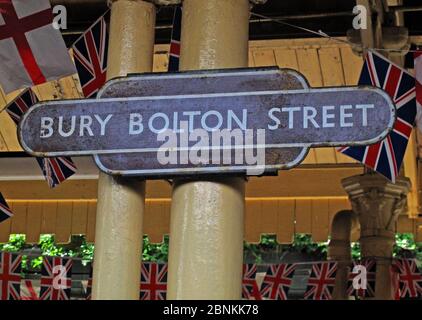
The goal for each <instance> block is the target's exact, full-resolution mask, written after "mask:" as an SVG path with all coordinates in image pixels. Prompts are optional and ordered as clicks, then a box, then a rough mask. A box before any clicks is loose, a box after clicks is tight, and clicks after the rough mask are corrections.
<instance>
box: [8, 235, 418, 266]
mask: <svg viewBox="0 0 422 320" xmlns="http://www.w3.org/2000/svg"><path fill="white" fill-rule="evenodd" d="M168 248H169V237H168V236H166V237H165V238H164V241H163V242H162V243H158V244H153V243H151V242H150V240H149V238H148V237H147V236H145V237H144V239H143V253H142V259H143V261H150V262H166V261H167V259H168ZM0 250H1V251H9V252H23V253H24V254H23V257H22V271H23V272H27V271H29V270H32V271H39V270H40V269H41V265H42V256H60V257H72V258H79V259H81V260H82V263H83V264H84V265H86V264H87V263H88V262H89V261H92V260H93V257H94V245H93V244H90V243H87V242H86V240H85V237H84V236H72V238H71V241H70V242H69V243H68V244H65V245H58V244H56V242H55V239H54V235H50V234H46V235H42V236H41V237H40V241H39V243H38V244H37V245H35V246H34V245H29V244H27V243H26V241H25V235H19V234H18V235H11V236H10V240H9V242H8V243H6V244H3V245H0ZM327 250H328V242H323V243H315V242H313V241H312V238H311V236H310V235H307V234H296V235H295V236H294V239H293V242H292V243H291V244H279V243H278V242H277V239H276V237H275V236H274V235H263V236H262V237H261V242H260V243H259V244H252V243H245V244H244V254H245V256H246V255H248V256H252V257H253V259H254V261H255V263H258V264H260V263H263V262H265V261H264V260H265V255H266V254H267V253H273V252H275V253H276V254H280V255H281V254H283V253H286V252H297V253H301V254H305V255H308V256H312V257H313V258H317V259H321V260H324V259H326V258H327ZM29 251H34V252H38V253H39V256H36V257H33V256H32V255H31V257H28V255H27V254H25V253H27V252H29ZM351 251H352V258H353V259H355V260H359V259H360V257H361V253H360V245H359V243H352V245H351ZM393 256H394V257H403V258H417V259H418V263H419V267H422V243H415V241H414V239H413V235H412V234H397V235H396V243H395V245H394V251H393Z"/></svg>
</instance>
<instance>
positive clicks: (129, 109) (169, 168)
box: [19, 70, 395, 176]
mask: <svg viewBox="0 0 422 320" xmlns="http://www.w3.org/2000/svg"><path fill="white" fill-rule="evenodd" d="M249 72H250V70H249ZM239 73H240V75H239V77H242V75H241V74H242V73H241V72H239ZM182 74H185V75H186V74H187V75H189V73H182ZM176 75H180V74H176ZM137 77H138V78H140V77H142V76H137ZM170 77H171V76H170ZM217 78H218V77H217ZM129 79H130V78H129ZM121 81H123V82H124V79H122V80H121ZM156 81H159V78H158V80H156ZM182 82H183V80H180V81H179V83H182ZM239 83H241V82H239ZM304 83H306V82H305V81H304ZM205 89H206V88H205ZM225 91H230V90H225ZM394 118H395V108H394V105H393V103H392V101H391V99H390V98H389V97H388V95H387V94H386V93H385V92H384V91H382V90H380V89H377V88H372V87H339V88H318V89H309V88H306V87H305V88H304V89H295V90H275V88H273V87H271V85H269V90H267V91H263V90H262V88H260V91H249V92H245V91H242V90H238V91H236V90H235V88H233V90H231V92H223V93H221V92H211V93H210V92H198V93H193V94H178V95H167V96H158V95H156V96H143V97H123V98H100V99H97V100H64V101H51V102H43V103H40V104H38V105H36V106H34V107H33V108H31V109H30V110H29V111H28V113H27V114H25V116H24V117H23V120H22V122H21V124H20V126H19V136H20V141H21V144H22V147H23V148H24V149H25V150H26V151H27V152H29V153H31V154H33V155H36V156H58V155H73V156H75V155H96V156H97V157H99V155H108V156H113V157H114V159H118V157H119V156H120V155H129V158H130V155H131V154H132V155H136V157H137V158H138V159H139V160H138V162H137V166H138V168H135V169H136V170H131V172H128V173H127V174H134V175H142V176H160V175H161V176H162V175H166V176H172V175H177V174H195V173H218V172H245V171H247V169H248V168H250V167H260V168H261V169H262V170H261V171H259V170H257V171H255V173H254V171H251V172H253V173H252V174H257V173H259V174H261V173H263V169H264V168H265V171H268V170H273V171H274V170H278V169H282V168H286V167H289V166H292V163H294V164H297V163H300V161H302V160H303V158H304V157H305V155H306V151H307V149H309V148H310V147H318V146H343V145H367V144H372V143H376V142H378V141H379V140H381V139H383V138H384V137H385V136H386V135H387V134H388V132H389V130H391V128H392V126H393V123H394ZM286 148H290V149H288V150H291V152H292V155H293V156H294V157H296V159H294V160H293V161H291V160H292V159H289V160H288V161H287V163H286V159H285V158H283V152H282V150H284V149H286ZM301 150H302V151H301ZM217 153H218V156H217ZM260 154H261V155H262V156H263V157H264V158H265V159H264V160H262V159H261V162H260V161H259V160H260V159H257V157H259V155H260ZM144 156H145V157H144ZM287 158H289V156H287ZM239 159H240V160H239ZM251 159H252V160H254V159H255V160H257V161H255V162H256V163H253V161H252V160H251ZM97 163H98V161H97ZM100 168H101V166H100ZM102 169H104V170H105V171H107V168H102ZM132 169H133V168H132ZM134 172H135V173H134ZM118 173H119V174H125V168H122V169H121V170H119V172H118Z"/></svg>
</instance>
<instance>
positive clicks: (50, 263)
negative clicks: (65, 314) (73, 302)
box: [40, 257, 72, 300]
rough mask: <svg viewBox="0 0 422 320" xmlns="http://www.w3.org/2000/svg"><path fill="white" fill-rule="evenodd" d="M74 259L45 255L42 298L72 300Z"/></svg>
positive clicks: (42, 274) (42, 271)
mask: <svg viewBox="0 0 422 320" xmlns="http://www.w3.org/2000/svg"><path fill="white" fill-rule="evenodd" d="M71 288H72V259H67V258H57V257H43V265H42V270H41V290H40V300H70V291H71Z"/></svg>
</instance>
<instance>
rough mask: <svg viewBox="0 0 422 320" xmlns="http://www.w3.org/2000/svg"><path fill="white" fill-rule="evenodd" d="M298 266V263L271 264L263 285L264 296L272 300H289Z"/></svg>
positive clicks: (262, 292) (262, 293)
mask: <svg viewBox="0 0 422 320" xmlns="http://www.w3.org/2000/svg"><path fill="white" fill-rule="evenodd" d="M296 267H297V265H296V264H275V265H271V266H269V267H268V270H267V274H266V275H265V278H264V281H263V283H262V286H261V295H262V297H263V298H266V299H271V300H287V295H288V293H289V289H290V287H291V285H292V280H293V274H294V271H295V269H296Z"/></svg>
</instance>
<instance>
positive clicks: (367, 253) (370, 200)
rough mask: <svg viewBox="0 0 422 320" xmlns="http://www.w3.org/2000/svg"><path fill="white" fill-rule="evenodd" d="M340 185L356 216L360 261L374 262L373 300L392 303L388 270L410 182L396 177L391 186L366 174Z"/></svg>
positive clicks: (350, 178)
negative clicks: (358, 224)
mask: <svg viewBox="0 0 422 320" xmlns="http://www.w3.org/2000/svg"><path fill="white" fill-rule="evenodd" d="M342 184H343V188H344V189H345V190H346V192H347V193H348V195H349V199H350V202H351V204H352V208H353V211H354V212H355V213H356V214H357V215H358V216H359V221H360V228H361V232H360V240H359V241H360V244H361V250H362V258H375V259H376V261H377V271H376V286H375V298H376V299H382V300H391V299H393V290H392V281H391V275H390V268H391V259H392V255H393V246H394V243H395V231H396V220H397V217H398V215H399V214H401V213H403V212H404V211H405V209H406V202H407V197H406V195H407V193H408V192H409V189H410V182H409V179H407V178H397V180H396V183H395V184H394V183H391V182H389V181H388V180H387V179H385V178H384V177H382V176H380V175H378V174H376V173H373V174H368V173H367V174H365V175H359V176H353V177H349V178H345V179H343V181H342Z"/></svg>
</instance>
